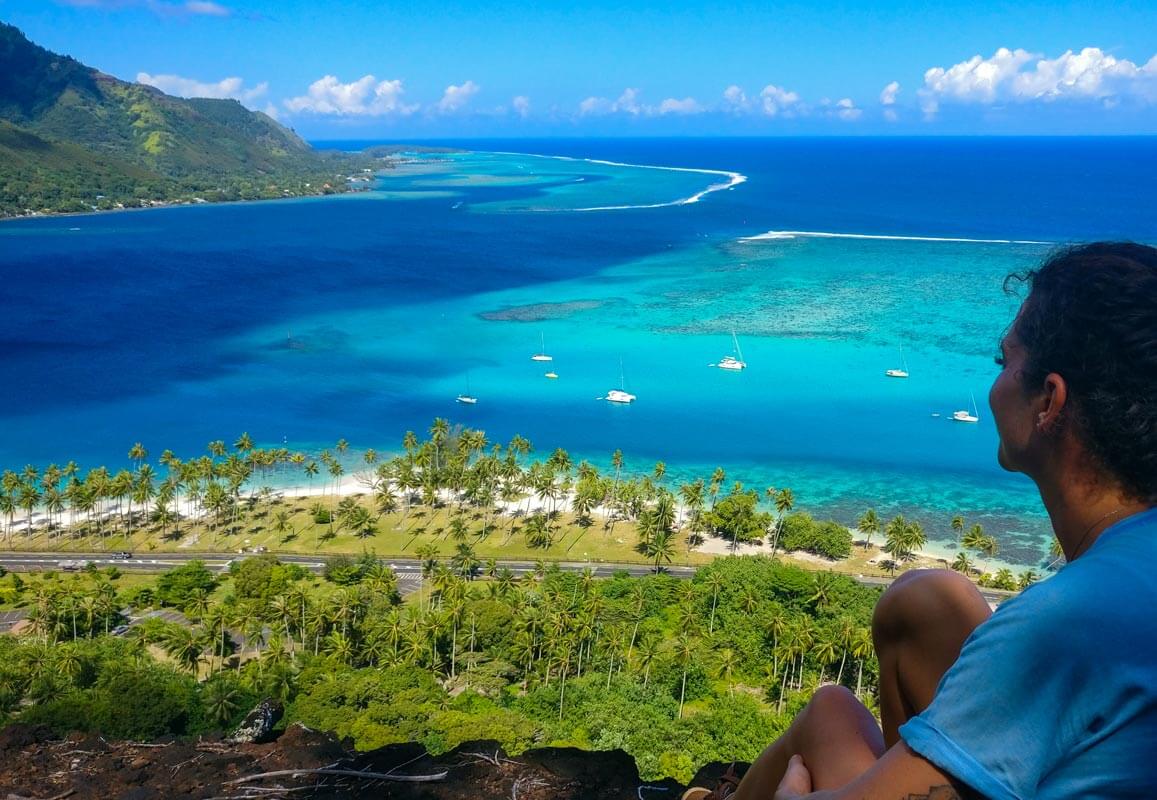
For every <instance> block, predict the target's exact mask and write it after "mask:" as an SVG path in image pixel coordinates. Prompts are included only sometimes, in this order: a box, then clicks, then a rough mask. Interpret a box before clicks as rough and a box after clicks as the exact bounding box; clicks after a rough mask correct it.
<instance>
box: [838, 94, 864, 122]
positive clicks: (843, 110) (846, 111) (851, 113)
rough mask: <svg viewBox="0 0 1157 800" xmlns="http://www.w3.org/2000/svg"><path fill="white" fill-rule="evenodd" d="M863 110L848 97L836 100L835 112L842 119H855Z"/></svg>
mask: <svg viewBox="0 0 1157 800" xmlns="http://www.w3.org/2000/svg"><path fill="white" fill-rule="evenodd" d="M863 113H864V112H863V111H861V110H860V109H858V108H856V104H855V103H853V102H852V99H851V98H850V97H845V98H843V99H842V100H837V101H836V106H835V114H836V116H837V117H839V118H840V119H842V120H846V121H848V122H851V121H853V120H857V119H859V118H860V116H861V115H862V114H863Z"/></svg>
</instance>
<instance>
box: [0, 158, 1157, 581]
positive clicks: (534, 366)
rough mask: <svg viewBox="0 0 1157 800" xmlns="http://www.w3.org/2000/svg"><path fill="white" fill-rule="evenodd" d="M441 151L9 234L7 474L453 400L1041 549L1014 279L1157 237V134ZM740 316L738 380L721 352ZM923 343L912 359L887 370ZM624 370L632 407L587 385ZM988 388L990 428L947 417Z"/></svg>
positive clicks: (451, 405)
mask: <svg viewBox="0 0 1157 800" xmlns="http://www.w3.org/2000/svg"><path fill="white" fill-rule="evenodd" d="M323 144H324V143H323ZM331 144H332V143H331ZM361 144H364V143H350V142H343V143H339V144H338V145H337V146H340V147H345V148H353V147H357V146H360V145H361ZM439 144H446V145H449V146H454V147H458V148H462V149H463V150H464V151H467V152H463V153H457V154H450V155H424V156H419V157H415V158H413V159H411V160H409V161H408V162H407V163H405V164H402V165H400V166H399V167H398V168H397V169H394V170H390V171H388V172H387V173H385V174H383V175H382V176H381V177H380V178H379V179H377V180H376V181H375V182H374V184H373V187H374V189H373V191H370V192H366V193H362V194H359V195H356V196H341V197H332V198H317V199H306V200H289V201H277V202H266V203H252V204H237V205H223V206H207V205H203V206H191V207H182V208H170V209H156V210H149V211H141V212H124V213H113V214H103V215H88V216H75V217H65V218H43V219H28V220H20V221H14V222H5V223H3V224H0V468H19V467H21V466H23V465H24V464H25V463H35V464H40V465H43V464H46V463H48V462H50V461H55V462H64V461H67V460H69V459H72V460H75V461H77V462H78V463H80V464H81V466H82V467H88V466H93V465H96V464H108V465H109V466H110V467H118V466H122V465H127V457H126V453H127V450H128V448H129V446H130V445H132V444H133V443H134V442H136V441H141V442H143V443H144V444H145V445H146V447H148V448H149V449H150V450H151V451H152V452H153V453H154V455H155V454H158V453H159V452H160V451H161V450H162V449H164V448H170V449H172V450H173V451H175V452H176V453H177V454H178V455H181V456H185V457H189V456H194V455H198V454H200V453H201V452H203V450H204V447H205V444H206V443H207V442H209V441H210V440H213V439H225V440H227V441H232V439H234V438H235V437H236V436H237V435H238V434H240V433H241V432H242V431H248V432H249V433H250V434H251V435H252V436H253V437H254V439H255V440H257V441H258V442H259V443H260V444H263V445H280V444H282V443H285V444H286V445H287V446H289V447H292V448H300V449H308V450H317V449H320V448H323V447H328V446H332V445H333V443H334V442H335V441H336V440H337V439H338V438H346V439H348V440H349V441H350V442H351V443H352V445H353V447H355V448H364V447H374V448H377V449H378V450H382V451H390V450H396V449H398V448H399V446H400V442H401V438H402V434H403V433H404V432H405V431H406V430H408V429H414V430H418V431H424V430H426V429H427V428H428V427H429V425H430V422H431V420H432V419H433V418H434V417H435V416H443V417H447V418H449V419H450V420H451V421H452V422H455V423H460V424H463V425H469V426H472V427H480V428H483V429H485V430H486V432H487V434H488V436H489V437H490V438H491V440H493V441H502V442H504V441H507V440H508V439H509V438H510V437H511V436H512V435H513V434H514V433H516V432H517V433H521V434H523V435H525V436H527V437H528V438H530V440H531V441H532V442H533V443H534V444H535V446H536V448H537V449H538V450H539V451H549V450H551V449H553V448H554V447H557V446H561V447H565V448H567V449H568V450H570V451H571V452H572V453H573V454H575V456H576V457H586V458H589V459H590V460H592V461H594V462H597V463H600V464H606V463H607V462H608V461H609V457H610V453H611V452H612V451H613V450H614V449H616V448H621V449H622V450H623V452H624V455H625V458H626V463H627V466H628V468H629V469H630V468H634V469H635V470H637V471H639V472H649V471H650V470H651V468H652V466H653V464H654V462H655V461H657V460H663V461H664V462H666V464H667V465H668V473H669V474H670V475H672V476H674V477H676V478H678V479H688V478H690V477H693V476H697V475H707V474H709V473H710V471H711V470H712V469H713V468H714V467H715V466H716V465H719V466H723V467H724V468H725V469H726V470H727V472H728V476H729V480H728V483H730V481H731V479H738V480H742V481H744V482H745V483H747V484H749V485H752V486H755V487H756V488H760V489H762V488H763V487H765V486H769V485H774V486H790V487H792V488H793V489H794V491H795V494H796V498H797V504H798V506H799V507H800V508H804V509H807V510H810V511H813V512H814V513H817V514H822V515H832V516H835V517H836V518H837V519H840V520H842V521H845V522H854V520H855V518H856V517H858V515H859V514H860V513H861V512H862V511H863V510H864V509H865V508H867V507H868V506H873V507H875V508H876V509H877V510H878V511H879V512H880V513H881V515H890V514H893V513H897V512H904V513H907V514H910V515H913V516H915V517H916V518H918V519H920V520H922V521H923V522H924V523H925V526H926V528H927V529H928V531H929V533H930V535H931V536H932V537H933V538H934V539H939V540H941V541H946V540H948V539H950V538H951V536H952V534H951V532H950V531H949V529H948V525H947V521H948V519H949V518H950V517H951V515H952V514H955V513H962V514H964V515H965V516H966V518H967V519H968V521H969V523H971V522H981V523H983V524H984V525H985V527H986V529H987V530H988V531H989V532H992V533H995V534H996V535H997V536H998V538H999V539H1000V540H1001V542H1002V557H1003V558H1004V559H1005V560H1006V561H1008V562H1010V563H1015V564H1034V563H1037V562H1038V561H1039V559H1040V558H1041V557H1042V555H1043V553H1044V549H1045V547H1046V545H1047V536H1048V526H1047V520H1046V519H1045V517H1044V516H1043V511H1042V508H1041V506H1040V501H1039V499H1038V498H1037V496H1036V494H1035V492H1034V491H1033V489H1032V486H1031V485H1030V484H1029V483H1028V482H1027V481H1026V480H1025V479H1023V478H1021V477H1019V476H1013V475H1008V474H1005V473H1003V472H1002V471H1001V470H1000V469H999V467H997V465H996V462H995V447H996V436H995V431H994V429H993V427H992V423H991V419H990V418H989V415H988V413H987V407H986V398H987V391H988V387H989V385H990V383H991V381H992V379H993V377H994V376H995V372H996V368H995V367H994V365H993V364H992V355H993V353H994V352H995V348H996V343H997V341H998V340H999V337H1000V335H1001V333H1002V331H1003V329H1004V328H1005V326H1006V325H1007V324H1008V322H1009V321H1010V320H1011V319H1012V316H1013V314H1014V313H1015V309H1016V305H1017V300H1016V298H1015V297H1009V296H1007V295H1006V294H1004V292H1003V291H1002V288H1001V283H1002V279H1003V278H1004V276H1005V275H1006V274H1008V273H1009V272H1012V271H1016V270H1021V269H1024V268H1026V267H1029V266H1032V265H1033V264H1034V263H1036V262H1037V261H1039V260H1040V259H1041V257H1042V256H1044V255H1045V254H1046V253H1048V252H1049V250H1050V249H1052V248H1053V247H1054V246H1056V245H1057V244H1060V243H1065V242H1074V241H1088V240H1095V239H1107V238H1130V239H1134V240H1140V241H1148V242H1153V241H1157V214H1154V213H1153V205H1152V201H1153V198H1154V197H1155V196H1157V139H1152V138H1136V139H1132V138H1099V139H939V138H923V139H692V140H686V139H665V140H641V139H631V140H593V139H592V140H587V139H584V140H515V141H497V140H486V141H455V142H445V143H439ZM514 153H517V154H521V155H511V154H514ZM544 156H562V157H564V158H546V157H544ZM602 162H614V163H602ZM628 165H639V166H628ZM643 165H646V166H663V167H677V168H682V169H680V170H656V169H642V168H640V167H641V166H643ZM683 170H696V171H683ZM704 170H706V171H704ZM712 170H714V171H717V172H709V171H712ZM739 176H742V178H745V180H743V181H742V182H738V181H739ZM728 186H729V187H730V188H722V187H728ZM705 192H706V193H705ZM695 197H697V198H698V199H697V202H690V203H688V202H685V201H686V200H688V199H689V198H695ZM579 209H611V210H579ZM817 233H819V234H840V236H836V237H832V236H826V235H824V236H816V235H814V234H817ZM765 234H766V235H765ZM847 235H852V236H851V237H849V236H847ZM862 236H883V237H893V238H861V237H862ZM753 237H759V238H753ZM949 240H951V241H949ZM964 240H969V241H964ZM732 331H734V332H735V334H736V336H737V338H738V341H739V344H740V347H741V349H742V354H743V356H744V358H745V360H746V361H747V363H748V365H749V366H748V369H746V370H745V371H743V372H742V373H739V374H732V373H727V372H724V371H721V370H718V369H714V368H712V367H709V366H708V364H710V363H715V362H717V360H718V359H719V358H720V357H722V356H724V355H727V354H729V353H731V352H732V338H731V334H732ZM543 343H545V348H546V350H547V351H548V352H549V353H550V354H551V355H553V356H554V359H555V360H554V361H553V362H551V363H550V364H549V365H545V366H544V365H543V364H541V363H539V362H533V361H531V360H530V355H531V354H532V353H535V352H537V351H538V350H539V349H540V348H541V347H543V346H544V344H543ZM901 347H902V348H903V361H904V363H906V365H907V367H908V369H909V371H910V373H911V377H910V378H909V379H908V380H894V379H888V378H885V377H884V374H883V373H884V370H885V369H887V368H893V367H896V366H899V364H900V362H901V355H900V348H901ZM551 368H553V369H554V371H555V372H557V373H558V376H559V377H558V379H557V380H548V379H546V378H544V375H543V373H544V372H545V371H546V370H547V369H551ZM620 386H623V387H625V388H626V389H627V390H629V391H631V392H633V393H635V394H636V395H638V400H637V401H636V402H635V403H634V404H633V405H632V406H630V407H615V406H612V405H610V404H607V403H605V402H602V401H598V400H596V399H595V398H597V397H601V396H603V395H604V394H605V393H606V391H607V390H608V389H612V388H619V387H620ZM467 391H468V392H469V393H471V394H473V395H476V396H477V397H478V398H479V402H478V404H477V405H476V406H463V405H460V404H457V403H455V397H456V395H457V394H459V393H461V392H467ZM972 398H975V401H976V404H977V408H978V412H979V413H978V416H979V417H980V421H979V423H977V424H975V425H969V424H960V423H953V422H950V421H949V417H950V415H951V413H952V411H954V410H957V409H965V408H970V407H971V403H972ZM285 477H286V480H292V479H293V478H291V476H285Z"/></svg>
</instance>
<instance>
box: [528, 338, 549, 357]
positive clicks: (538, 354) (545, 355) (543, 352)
mask: <svg viewBox="0 0 1157 800" xmlns="http://www.w3.org/2000/svg"><path fill="white" fill-rule="evenodd" d="M539 337H540V340H541V342H542V349H541V350H539V351H538V352H537V353H535V354H534V355H532V356H531V357H530V360H531V361H554V356H548V355H547V354H546V337H545V336H544V335H543V334H542V333H539Z"/></svg>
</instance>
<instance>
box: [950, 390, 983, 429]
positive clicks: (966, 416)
mask: <svg viewBox="0 0 1157 800" xmlns="http://www.w3.org/2000/svg"><path fill="white" fill-rule="evenodd" d="M968 396H969V398H971V400H972V413H969V412H968V411H953V412H952V421H953V422H980V411H979V410H978V409H977V408H976V396H975V395H973V394H972V392H969V393H968Z"/></svg>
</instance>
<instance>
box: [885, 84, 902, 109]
mask: <svg viewBox="0 0 1157 800" xmlns="http://www.w3.org/2000/svg"><path fill="white" fill-rule="evenodd" d="M898 94H900V82H899V81H892V82H891V83H889V84H888V85H887V86H885V87H884V89H883V90H882V91H881V92H880V105H882V106H894V105H896V95H898Z"/></svg>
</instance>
